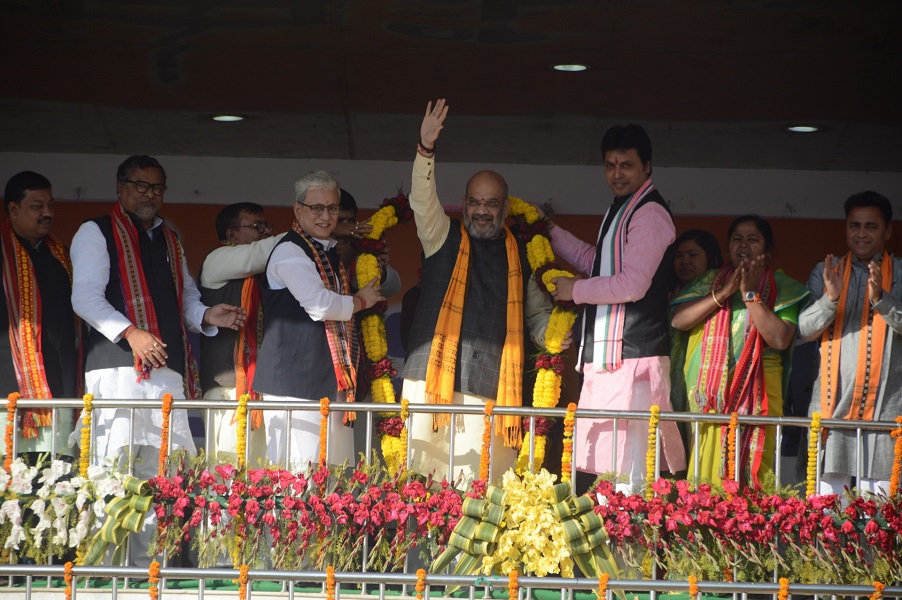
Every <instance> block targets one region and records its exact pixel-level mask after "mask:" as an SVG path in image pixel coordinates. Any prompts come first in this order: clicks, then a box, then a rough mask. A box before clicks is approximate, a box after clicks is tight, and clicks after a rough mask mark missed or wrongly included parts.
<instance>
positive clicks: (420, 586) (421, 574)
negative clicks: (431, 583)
mask: <svg viewBox="0 0 902 600" xmlns="http://www.w3.org/2000/svg"><path fill="white" fill-rule="evenodd" d="M414 590H416V593H417V600H423V592H425V591H426V569H417V584H416V586H415V587H414Z"/></svg>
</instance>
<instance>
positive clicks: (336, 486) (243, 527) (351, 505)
mask: <svg viewBox="0 0 902 600" xmlns="http://www.w3.org/2000/svg"><path fill="white" fill-rule="evenodd" d="M170 468H171V471H170V472H171V473H176V475H173V476H171V477H156V478H154V479H151V480H150V485H151V488H152V490H153V493H154V498H155V502H156V505H155V511H156V515H157V531H156V537H155V545H154V549H155V552H156V553H157V554H162V553H164V552H165V553H166V554H167V556H170V557H171V556H175V555H177V554H179V553H180V552H181V550H182V542H183V540H184V538H185V536H187V535H189V534H191V536H192V538H193V539H192V542H193V547H194V548H195V549H196V551H197V553H198V565H199V566H200V567H209V566H214V565H215V564H216V563H217V561H218V560H220V558H219V557H220V556H222V555H227V554H228V553H229V552H230V551H231V550H232V549H233V548H235V547H236V545H237V546H240V548H241V550H240V553H239V556H237V557H233V560H234V558H238V559H239V562H238V564H249V565H251V567H252V568H257V567H259V566H262V565H263V564H267V565H272V568H274V569H281V570H289V571H292V570H308V569H321V570H322V569H325V568H326V566H327V565H332V566H334V567H335V568H336V570H338V571H354V570H357V569H360V568H363V567H365V568H366V570H368V571H388V570H392V569H397V568H400V567H401V566H402V565H403V564H404V560H405V558H406V556H407V554H409V553H411V552H418V551H420V550H423V551H425V552H426V553H427V555H429V554H430V553H432V554H437V553H438V552H439V551H440V550H441V549H443V548H444V545H445V544H446V543H447V540H448V536H449V535H450V533H451V530H452V529H453V527H454V525H456V523H457V521H458V519H459V518H460V516H461V512H460V511H461V496H460V494H459V493H458V492H457V491H456V490H454V488H453V486H452V485H451V484H450V483H449V482H447V481H441V482H433V481H432V480H414V481H408V480H407V479H406V478H404V479H402V478H401V473H399V472H391V471H389V470H387V469H386V468H385V467H382V466H378V465H366V464H365V463H361V464H359V465H357V467H356V468H353V469H346V468H345V467H343V466H336V467H333V468H331V469H330V468H328V467H324V466H317V465H313V466H312V467H311V470H309V471H308V472H306V473H292V472H290V471H287V470H284V469H277V468H274V469H249V470H247V471H246V472H245V473H239V472H238V470H237V469H235V467H233V466H232V465H217V466H215V467H214V466H212V465H207V464H206V463H205V462H204V461H203V459H199V458H198V459H193V458H190V457H188V456H184V455H182V456H180V457H179V460H178V461H177V462H176V463H174V464H171V465H170ZM364 544H367V545H368V556H367V562H366V563H365V564H363V563H362V549H363V546H364Z"/></svg>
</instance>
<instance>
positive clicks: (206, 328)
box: [69, 217, 219, 343]
mask: <svg viewBox="0 0 902 600" xmlns="http://www.w3.org/2000/svg"><path fill="white" fill-rule="evenodd" d="M162 224H163V219H161V218H159V217H156V218H155V219H154V223H153V227H151V229H150V235H151V237H153V236H154V235H155V234H158V233H159V231H157V230H158V228H159V227H160V225H162ZM139 235H140V232H139ZM69 254H70V255H71V257H72V309H73V310H75V313H76V314H77V315H78V316H79V317H81V318H82V319H84V320H85V322H86V323H88V324H89V325H90V326H91V327H93V328H94V329H96V330H98V331H99V332H100V333H102V334H103V335H104V337H106V338H107V339H108V340H110V341H111V342H113V343H116V342H118V341H119V339H120V337H121V335H122V333H123V332H124V331H125V329H126V328H127V327H128V326H129V325H132V322H131V320H130V319H129V318H128V317H127V316H126V315H124V314H122V313H121V312H119V311H118V310H116V309H115V308H114V307H113V305H112V304H110V303H109V302H108V301H107V299H106V295H105V292H106V286H107V284H108V283H109V281H110V255H109V252H107V244H106V238H105V237H104V236H103V233H102V232H101V231H100V227H98V226H97V223H94V222H93V221H88V222H86V223H84V224H82V226H81V227H79V228H78V231H77V232H76V233H75V237H73V238H72V248H71V249H70V251H69ZM183 257H184V253H183ZM182 277H183V286H182V318H183V319H184V321H185V327H186V328H187V329H189V330H190V331H199V332H201V333H203V334H204V335H208V336H212V335H216V333H217V332H218V331H219V329H218V328H217V327H214V326H212V325H203V319H204V313H205V312H206V311H207V306H205V305H204V304H203V303H202V302H201V301H200V291H199V290H198V289H197V285H195V283H194V279H192V278H191V274H190V273H189V272H188V265H187V264H186V262H185V261H184V258H183V260H182Z"/></svg>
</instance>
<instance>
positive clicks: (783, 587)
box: [777, 577, 789, 600]
mask: <svg viewBox="0 0 902 600" xmlns="http://www.w3.org/2000/svg"><path fill="white" fill-rule="evenodd" d="M777 598H778V600H788V598H789V580H788V579H786V578H785V577H781V578H780V592H779V593H778V594H777Z"/></svg>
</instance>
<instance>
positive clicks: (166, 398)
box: [157, 394, 172, 477]
mask: <svg viewBox="0 0 902 600" xmlns="http://www.w3.org/2000/svg"><path fill="white" fill-rule="evenodd" d="M162 410H163V424H162V425H161V426H160V466H159V467H158V468H157V475H158V476H159V477H162V476H163V471H164V470H165V468H166V460H167V459H168V458H169V417H170V415H171V414H172V394H163V408H162Z"/></svg>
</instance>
